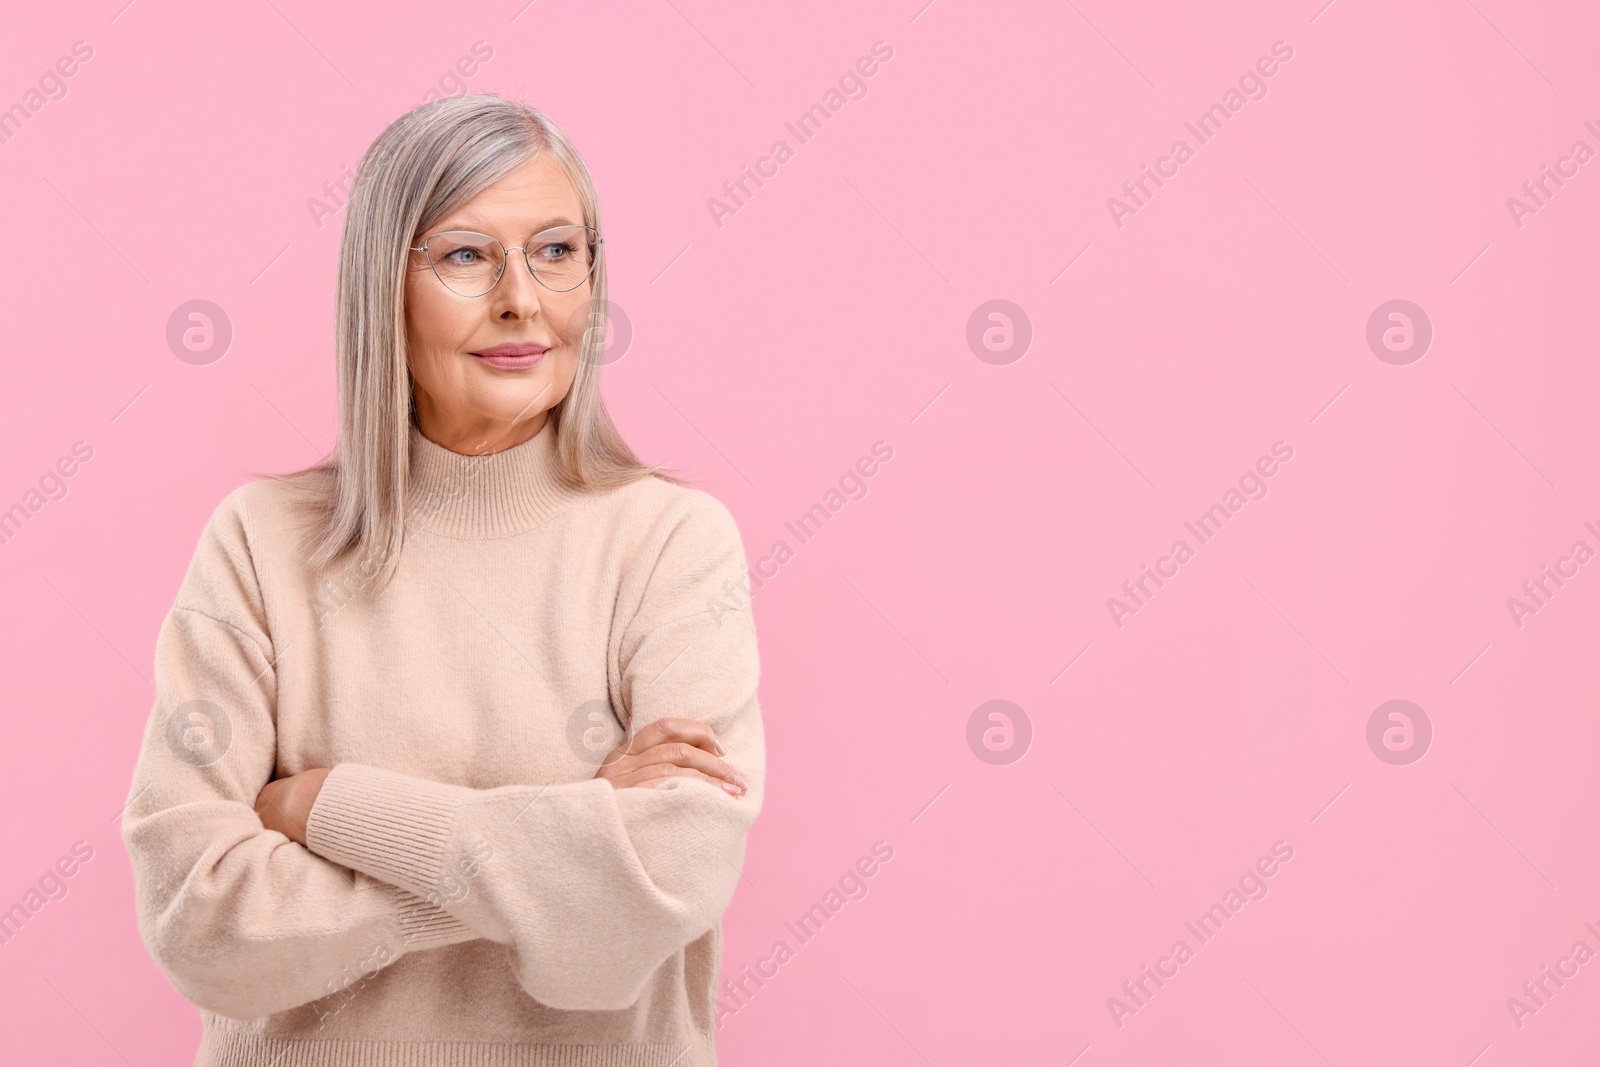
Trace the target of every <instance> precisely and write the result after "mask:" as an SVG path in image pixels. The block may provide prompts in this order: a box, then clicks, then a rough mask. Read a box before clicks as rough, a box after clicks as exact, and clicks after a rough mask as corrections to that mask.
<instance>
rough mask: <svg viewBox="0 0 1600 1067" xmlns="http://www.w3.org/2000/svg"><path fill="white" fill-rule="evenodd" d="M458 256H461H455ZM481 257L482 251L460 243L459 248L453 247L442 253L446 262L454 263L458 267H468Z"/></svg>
mask: <svg viewBox="0 0 1600 1067" xmlns="http://www.w3.org/2000/svg"><path fill="white" fill-rule="evenodd" d="M458 256H459V257H462V258H459V259H458V258H456V257H458ZM482 258H483V253H482V252H480V251H479V250H478V249H476V248H472V247H470V246H468V245H462V246H461V247H460V248H453V249H451V250H450V251H448V252H446V253H445V254H444V259H445V261H446V262H448V263H454V264H455V265H456V266H458V267H470V266H472V265H473V264H475V263H477V262H478V261H479V260H480V259H482Z"/></svg>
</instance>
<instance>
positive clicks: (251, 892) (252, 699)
mask: <svg viewBox="0 0 1600 1067" xmlns="http://www.w3.org/2000/svg"><path fill="white" fill-rule="evenodd" d="M239 496H240V493H239V491H237V490H236V491H235V492H234V493H232V494H230V495H229V496H228V497H227V498H226V499H225V500H224V501H223V502H222V503H221V504H220V505H219V506H218V507H217V509H216V511H215V512H214V513H213V514H212V516H211V518H210V520H209V521H208V523H207V525H206V528H205V530H204V532H203V533H202V535H201V537H200V542H199V545H198V546H197V548H196V551H195V554H194V556H193V558H192V560H191V562H190V564H189V568H188V571H187V573H186V575H185V577H184V580H183V583H182V586H181V587H180V590H179V593H178V597H177V600H176V602H175V603H174V605H173V608H172V610H171V611H170V612H169V613H168V615H167V616H166V618H165V620H164V621H163V622H162V624H161V629H160V631H159V633H158V635H157V638H156V653H155V687H156V696H155V706H154V709H153V710H152V711H151V713H150V717H149V719H148V721H147V723H146V726H145V730H144V736H143V741H142V743H141V747H140V750H139V755H138V760H137V763H136V765H135V768H134V773H133V782H132V786H131V788H130V791H129V800H128V803H127V805H126V806H125V807H124V809H123V812H122V839H123V842H124V844H125V846H126V847H127V850H128V854H129V856H130V858H131V860H132V867H133V878H134V900H135V909H136V915H137V922H138V928H139V934H140V937H141V938H142V939H143V941H144V944H145V947H146V949H147V950H148V951H149V952H150V955H151V956H152V958H154V960H155V961H156V963H157V964H158V965H159V966H160V968H161V970H162V971H163V972H164V973H165V974H166V976H167V978H168V979H169V980H170V981H171V982H172V985H173V986H174V988H176V989H177V990H178V991H179V992H180V993H182V994H183V995H184V996H185V997H187V998H188V999H189V1000H190V1001H192V1002H193V1003H195V1004H197V1005H198V1006H200V1007H202V1008H205V1009H206V1010H208V1011H212V1012H215V1013H217V1014H219V1015H224V1016H229V1017H232V1018H236V1019H257V1018H261V1017H263V1016H266V1015H270V1014H272V1013H274V1012H279V1011H284V1010H286V1009H289V1008H293V1007H297V1006H299V1005H302V1004H308V1003H310V1002H312V1001H315V1000H319V999H321V998H322V997H325V996H328V995H329V994H331V993H334V992H337V991H338V989H339V987H340V985H342V984H346V983H348V982H350V981H351V980H352V979H353V978H354V977H355V976H356V975H358V974H362V973H371V972H372V971H374V970H375V969H377V968H380V967H382V966H384V965H386V964H388V963H392V962H393V961H394V960H396V959H398V958H399V957H400V956H401V955H403V954H404V953H406V952H409V951H416V950H419V949H423V948H431V947H436V946H440V945H446V944H454V943H457V942H461V941H470V940H473V939H474V938H476V937H477V935H476V934H474V933H472V931H471V930H469V929H468V928H467V927H466V926H465V925H464V924H463V923H461V922H460V921H459V920H457V919H455V918H453V917H452V916H451V915H449V914H448V913H447V912H445V911H443V910H442V909H441V908H440V907H438V906H436V905H435V904H434V903H430V902H427V901H424V900H422V899H420V898H418V897H417V896H416V895H415V894H412V893H409V892H406V891H404V890H402V889H400V888H398V887H396V886H394V885H391V884H389V883H387V882H383V881H379V880H375V879H373V878H371V877H368V876H366V875H361V874H354V876H353V877H352V875H353V872H351V871H349V870H345V869H342V868H340V867H339V866H337V865H336V864H334V863H331V862H329V861H328V860H327V859H324V858H323V857H321V856H318V855H315V854H314V853H312V852H310V851H309V850H307V849H306V848H305V847H303V846H301V845H299V844H297V843H295V842H293V841H290V840H289V839H288V838H287V837H285V836H284V835H283V834H281V833H279V832H278V831H276V830H267V829H266V828H265V827H263V826H262V824H261V820H260V818H259V817H258V816H257V815H256V812H255V802H256V798H257V796H258V795H259V794H260V792H261V789H262V788H263V787H264V786H265V785H266V784H267V782H268V781H270V780H271V779H272V777H273V772H274V767H275V765H276V762H277V735H276V728H275V725H274V723H275V718H276V714H275V712H276V688H277V683H276V661H277V659H278V658H279V657H281V656H283V655H285V654H288V655H293V650H292V649H275V648H274V647H273V642H272V638H271V636H270V634H269V633H268V630H267V625H266V616H265V612H264V609H263V601H262V599H261V594H260V591H259V587H258V585H257V582H256V572H255V568H254V564H253V562H252V558H251V553H250V544H249V537H248V525H247V520H246V516H245V514H244V510H243V507H242V504H241V501H240V500H239Z"/></svg>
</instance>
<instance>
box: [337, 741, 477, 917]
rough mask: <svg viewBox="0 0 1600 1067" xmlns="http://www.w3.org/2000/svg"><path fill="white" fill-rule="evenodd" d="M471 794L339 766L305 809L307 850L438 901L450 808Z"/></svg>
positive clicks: (352, 765)
mask: <svg viewBox="0 0 1600 1067" xmlns="http://www.w3.org/2000/svg"><path fill="white" fill-rule="evenodd" d="M471 794H472V790H470V789H464V788H462V787H461V786H455V785H446V784H444V783H442V782H433V781H429V780H428V779H426V778H416V777H413V776H412V775H409V774H400V773H399V772H397V771H389V770H385V769H383V768H382V767H370V766H367V765H366V764H363V763H341V764H339V765H337V766H336V767H334V768H333V770H332V771H330V772H329V773H328V777H327V778H326V779H325V780H324V781H323V783H322V788H321V790H320V791H319V792H318V793H317V800H316V803H315V804H313V805H312V806H311V815H310V818H309V819H307V821H306V847H307V848H309V849H310V850H311V851H312V852H315V853H316V854H317V855H319V856H322V857H323V858H324V859H329V860H332V861H333V862H334V863H338V864H341V865H343V866H345V867H349V868H350V869H352V870H356V871H361V872H362V873H363V874H369V875H371V876H372V877H374V878H379V879H382V880H383V881H385V882H388V883H389V884H390V885H397V886H399V887H400V888H401V889H407V890H410V891H411V892H413V893H415V894H416V895H417V896H419V897H422V898H423V899H425V900H428V901H430V902H431V901H433V900H435V899H438V896H439V893H438V881H439V872H440V870H441V868H442V866H443V864H444V853H445V849H446V847H447V846H448V845H449V842H450V826H451V823H452V822H453V821H454V819H455V811H456V808H457V806H459V805H460V804H461V802H462V801H463V800H465V799H466V798H467V797H469V796H471ZM424 925H426V924H424Z"/></svg>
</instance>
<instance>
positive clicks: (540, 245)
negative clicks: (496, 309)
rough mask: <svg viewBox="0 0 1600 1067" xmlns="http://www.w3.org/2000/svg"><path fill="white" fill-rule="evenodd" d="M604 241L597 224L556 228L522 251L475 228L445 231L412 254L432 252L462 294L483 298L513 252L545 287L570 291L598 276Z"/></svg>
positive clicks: (444, 278) (442, 276) (437, 267)
mask: <svg viewBox="0 0 1600 1067" xmlns="http://www.w3.org/2000/svg"><path fill="white" fill-rule="evenodd" d="M604 243H605V238H603V237H601V236H600V234H599V232H598V231H597V230H595V228H594V227H593V226H555V227H552V228H551V229H548V230H545V231H543V232H542V233H539V234H537V235H535V236H533V237H530V238H529V239H528V243H527V245H526V246H524V247H522V248H507V247H506V246H505V245H503V244H501V243H500V242H499V241H497V240H495V239H494V238H493V237H490V236H489V235H488V234H486V233H478V232H477V231H475V230H445V231H443V232H441V233H436V234H433V235H432V236H430V237H429V238H428V239H427V240H425V241H423V242H422V244H421V245H419V246H418V247H416V248H413V249H411V251H413V252H423V253H426V255H427V257H428V264H429V265H430V266H431V267H433V273H434V274H435V275H436V276H437V277H438V279H439V281H441V282H443V283H444V287H445V288H446V289H448V290H450V291H451V292H452V293H455V294H456V295H458V296H483V295H484V294H485V293H487V292H488V291H489V290H491V289H493V288H494V287H495V286H496V285H498V284H499V282H500V276H501V275H502V274H504V273H505V271H506V256H507V254H508V253H510V252H521V253H522V258H523V261H524V262H525V263H527V264H528V273H530V274H532V275H533V278H534V280H535V281H537V282H538V283H539V284H540V285H543V286H544V287H545V288H546V289H549V290H551V291H553V292H557V293H567V292H571V291H572V290H574V289H576V288H577V287H578V286H580V285H582V284H583V283H584V282H585V281H586V280H588V277H589V275H590V274H592V273H593V272H594V265H595V263H596V261H597V260H598V258H599V252H600V246H601V245H602V244H604Z"/></svg>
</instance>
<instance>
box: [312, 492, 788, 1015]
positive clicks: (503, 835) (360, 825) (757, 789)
mask: <svg viewBox="0 0 1600 1067" xmlns="http://www.w3.org/2000/svg"><path fill="white" fill-rule="evenodd" d="M744 559H745V557H744V550H743V547H742V544H741V542H740V538H739V531H738V526H737V525H736V523H735V522H734V519H733V517H732V515H731V514H729V512H728V510H727V508H726V507H724V506H723V505H722V504H721V503H720V502H719V501H717V500H716V499H715V498H714V497H711V496H709V495H708V494H703V493H700V492H699V491H696V494H695V495H694V496H692V497H691V498H690V503H689V506H688V507H687V508H686V509H685V511H684V512H682V513H680V514H679V515H678V516H677V519H676V522H675V523H673V524H672V525H671V526H670V533H669V534H668V535H667V536H666V537H665V539H664V543H663V546H662V548H661V550H660V553H659V555H658V556H657V557H656V558H655V559H654V560H653V561H651V562H653V565H651V566H649V567H648V568H647V573H646V575H645V576H644V577H642V578H640V581H641V582H642V583H643V592H642V595H638V605H639V606H638V610H637V611H636V612H635V613H634V614H633V616H632V618H631V621H629V622H628V623H627V625H626V627H625V629H624V631H623V636H622V639H621V644H620V653H619V655H618V657H617V660H616V662H615V663H614V664H613V684H614V685H615V686H616V689H617V693H618V695H619V697H620V703H621V705H622V707H621V708H620V709H618V714H619V717H620V718H621V719H622V722H623V725H624V727H625V728H630V724H631V729H632V730H633V731H634V732H637V731H638V730H639V729H641V728H642V727H644V726H645V725H646V724H648V723H650V722H652V721H654V720H656V719H660V718H663V717H681V718H691V719H699V720H701V721H703V722H705V723H707V724H709V725H710V726H711V727H712V729H713V730H714V731H715V733H716V736H717V738H718V739H719V740H720V741H721V743H722V745H723V747H724V749H725V751H726V755H725V756H724V757H723V758H724V759H725V760H726V761H727V762H729V763H731V764H732V765H733V766H734V767H735V768H736V769H737V770H738V771H739V772H740V773H741V774H742V775H743V776H744V778H745V780H746V782H747V783H748V789H747V790H746V792H745V793H744V794H743V795H741V796H737V797H736V796H733V795H731V794H729V793H727V792H726V791H725V790H723V789H722V788H721V787H719V786H717V785H713V784H711V783H709V782H706V781H703V780H699V779H693V778H687V777H677V778H673V779H671V780H670V781H668V782H667V783H665V784H663V785H661V786H658V787H654V788H649V787H639V788H624V789H617V788H614V787H613V786H612V785H611V784H610V783H609V782H608V781H606V780H605V779H602V778H590V779H588V780H586V781H580V782H564V783H560V784H551V785H508V786H500V787H497V788H491V789H481V790H480V789H470V788H466V787H463V786H457V785H452V784H446V783H440V782H434V781H428V780H425V779H422V778H417V777H414V776H411V775H406V774H401V773H398V772H395V771H390V770H388V769H386V768H381V767H374V766H368V765H364V764H351V763H346V764H340V765H339V766H337V767H334V768H333V770H332V772H331V773H330V774H329V775H328V778H327V780H326V781H325V782H324V783H323V786H322V790H321V792H320V793H319V794H318V797H317V801H316V804H315V805H314V806H313V808H312V811H311V818H310V820H309V822H308V824H307V832H306V840H307V843H308V844H309V846H310V847H311V848H312V849H313V850H314V851H316V852H318V853H320V854H321V855H323V856H326V857H328V858H329V859H331V860H334V861H335V862H337V863H341V864H343V865H345V866H348V867H350V868H352V869H354V870H357V871H362V872H365V873H367V874H369V875H372V876H373V877H375V878H380V879H383V880H385V881H388V882H392V883H393V884H394V885H397V886H400V887H402V888H405V889H408V890H410V891H411V892H413V893H417V894H423V895H426V894H428V893H430V892H436V893H439V894H440V896H441V897H443V898H445V899H444V907H445V908H446V909H447V910H448V911H449V912H450V913H451V914H452V915H454V916H456V917H458V918H460V919H461V920H462V921H463V922H465V923H466V924H467V925H468V926H470V927H471V928H472V929H473V930H474V931H475V932H476V933H477V934H478V935H479V936H481V937H485V938H488V939H490V940H493V941H498V942H501V943H503V944H506V945H508V946H510V955H511V961H512V964H513V969H514V972H515V974H516V976H517V980H518V983H519V984H520V985H521V987H522V989H523V990H524V991H525V992H526V993H527V994H528V995H529V996H531V997H533V998H534V999H536V1000H538V1001H539V1002H541V1003H543V1004H545V1005H547V1006H549V1007H553V1008H558V1009H563V1010H576V1009H586V1010H619V1009H622V1008H626V1007H628V1006H630V1005H631V1004H633V1003H634V1002H635V1001H637V999H638V997H639V995H640V993H641V992H642V991H643V989H644V987H645V985H646V984H647V982H648V981H649V979H650V976H651V975H652V973H653V972H654V971H655V970H656V969H657V968H658V967H660V966H661V964H662V963H663V962H664V961H665V960H667V959H668V958H669V957H670V956H672V954H673V953H675V952H677V951H679V950H681V949H682V948H683V947H684V946H685V945H687V944H689V943H690V942H692V941H694V940H695V939H696V938H698V937H700V936H702V935H703V934H704V933H705V932H706V931H708V930H710V929H711V928H712V927H713V926H715V925H716V924H717V923H718V922H719V921H720V920H721V917H722V913H723V911H724V910H725V909H726V908H727V906H728V904H729V903H730V902H731V900H732V898H733V893H734V889H735V888H736V886H737V884H738V882H739V878H740V869H741V867H742V865H743V862H744V851H745V841H746V835H747V832H748V830H749V828H750V825H751V824H752V823H753V822H754V820H755V818H756V815H757V814H758V812H759V811H760V809H761V803H762V796H763V791H764V782H765V777H766V775H765V759H766V754H765V747H764V735H763V728H762V724H761V716H760V711H759V708H758V705H757V699H756V689H757V680H758V676H759V673H760V667H759V664H758V661H757V655H756V635H755V626H754V622H753V620H752V618H751V613H750V610H749V604H748V599H747V597H746V595H745V594H744V593H743V592H742V590H744V589H745V588H746V586H745V583H746V581H747V574H746V572H745V562H744ZM625 599H626V598H625ZM623 610H626V609H623ZM482 856H487V857H488V858H487V859H486V860H484V861H483V862H481V863H480V862H477V859H478V857H482ZM458 872H460V873H461V874H462V875H463V877H464V879H465V880H464V884H463V883H462V882H461V880H459V879H457V877H456V876H457V873H458ZM445 879H447V880H448V881H449V883H450V884H451V885H452V886H454V887H455V889H456V891H454V892H451V893H449V894H444V893H443V892H441V890H440V886H441V881H442V880H445Z"/></svg>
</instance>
